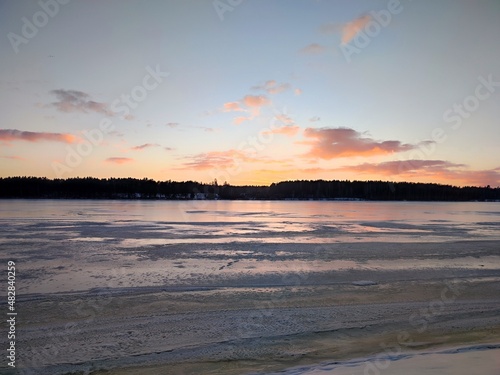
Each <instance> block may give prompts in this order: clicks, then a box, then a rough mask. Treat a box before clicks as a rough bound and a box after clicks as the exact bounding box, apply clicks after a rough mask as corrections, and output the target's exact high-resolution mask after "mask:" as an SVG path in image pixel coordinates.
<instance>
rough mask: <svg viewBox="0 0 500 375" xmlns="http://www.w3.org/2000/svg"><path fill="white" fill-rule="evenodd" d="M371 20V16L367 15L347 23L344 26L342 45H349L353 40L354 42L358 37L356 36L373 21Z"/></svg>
mask: <svg viewBox="0 0 500 375" xmlns="http://www.w3.org/2000/svg"><path fill="white" fill-rule="evenodd" d="M371 19H372V18H371V16H370V15H369V14H365V15H363V16H361V17H358V18H356V19H354V20H352V21H350V22H347V23H345V24H344V25H343V26H342V36H341V42H342V44H347V43H349V42H350V41H351V40H353V39H354V38H355V37H356V35H358V33H359V32H360V31H362V30H363V29H364V28H365V26H366V25H367V24H368V23H369V22H370V21H371Z"/></svg>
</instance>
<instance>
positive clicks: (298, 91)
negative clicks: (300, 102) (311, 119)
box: [293, 88, 302, 95]
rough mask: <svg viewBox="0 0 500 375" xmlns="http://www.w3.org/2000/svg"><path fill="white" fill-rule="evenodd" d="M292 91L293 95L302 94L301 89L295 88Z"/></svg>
mask: <svg viewBox="0 0 500 375" xmlns="http://www.w3.org/2000/svg"><path fill="white" fill-rule="evenodd" d="M293 92H294V93H295V95H302V89H299V88H296V89H295V90H293Z"/></svg>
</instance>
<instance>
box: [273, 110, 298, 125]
mask: <svg viewBox="0 0 500 375" xmlns="http://www.w3.org/2000/svg"><path fill="white" fill-rule="evenodd" d="M274 117H275V118H276V119H277V120H278V121H279V122H281V123H283V124H285V125H291V124H293V123H294V121H293V119H292V118H291V117H290V116H288V115H285V114H283V113H282V114H278V115H275V116H274Z"/></svg>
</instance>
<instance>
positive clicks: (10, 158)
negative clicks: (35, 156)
mask: <svg viewBox="0 0 500 375" xmlns="http://www.w3.org/2000/svg"><path fill="white" fill-rule="evenodd" d="M0 158H2V159H9V160H20V161H26V160H27V159H25V158H23V157H21V156H15V155H14V156H1V155H0Z"/></svg>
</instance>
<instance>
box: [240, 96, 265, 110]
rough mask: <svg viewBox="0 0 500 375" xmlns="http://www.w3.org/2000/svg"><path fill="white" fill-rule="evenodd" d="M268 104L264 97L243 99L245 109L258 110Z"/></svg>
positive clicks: (246, 97)
mask: <svg viewBox="0 0 500 375" xmlns="http://www.w3.org/2000/svg"><path fill="white" fill-rule="evenodd" d="M270 103H271V102H270V101H269V99H268V98H267V97H265V96H264V95H247V96H245V97H244V98H243V104H245V105H246V106H247V107H253V108H260V107H263V106H266V105H269V104H270Z"/></svg>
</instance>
